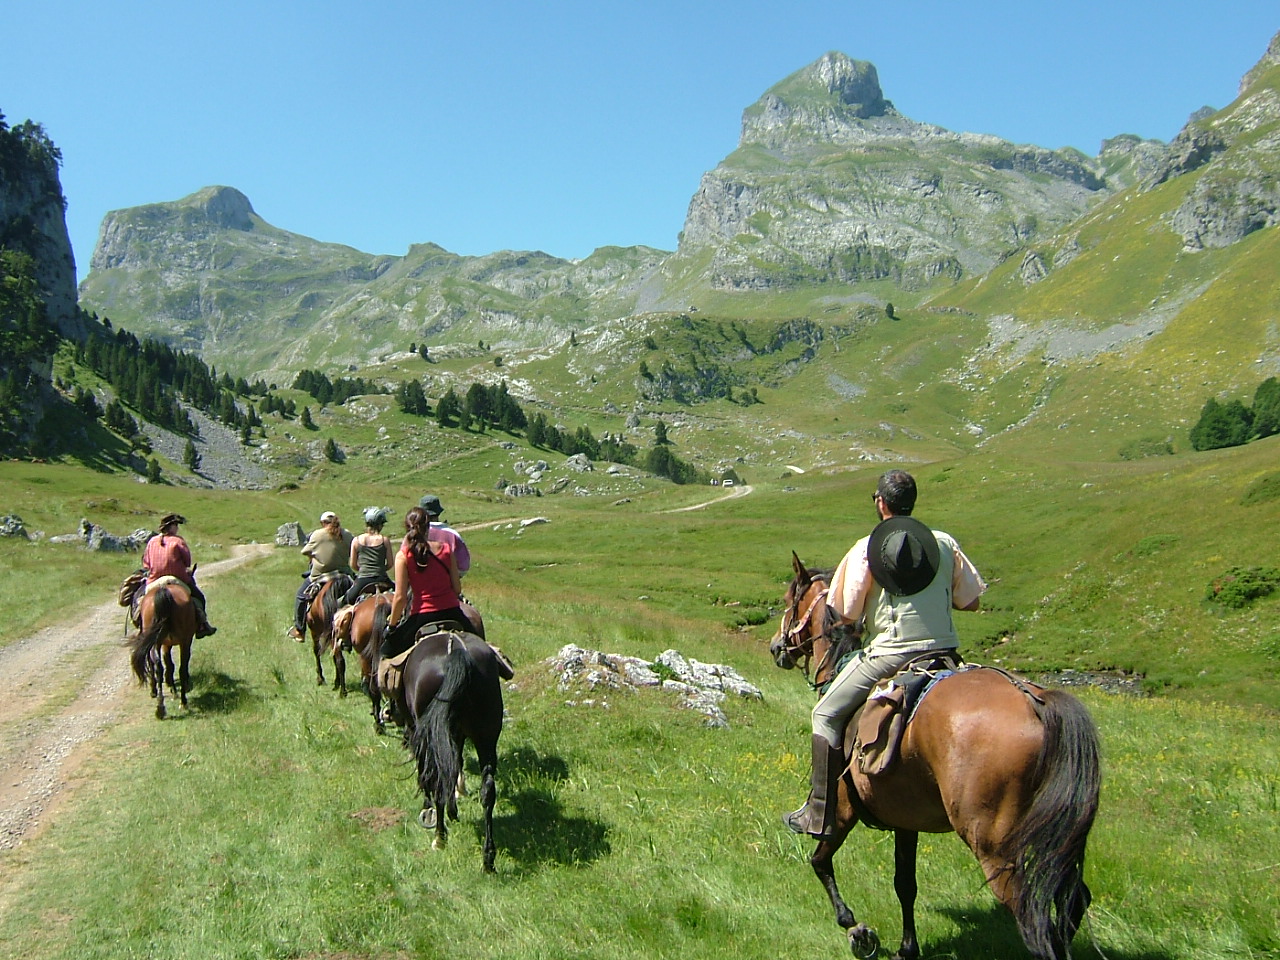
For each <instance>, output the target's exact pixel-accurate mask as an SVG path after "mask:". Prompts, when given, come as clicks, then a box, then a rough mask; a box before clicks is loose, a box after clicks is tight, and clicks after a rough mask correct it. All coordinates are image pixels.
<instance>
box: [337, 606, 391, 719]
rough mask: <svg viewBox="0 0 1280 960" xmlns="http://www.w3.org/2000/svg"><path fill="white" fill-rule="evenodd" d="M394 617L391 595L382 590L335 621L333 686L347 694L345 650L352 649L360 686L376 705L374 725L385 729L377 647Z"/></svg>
mask: <svg viewBox="0 0 1280 960" xmlns="http://www.w3.org/2000/svg"><path fill="white" fill-rule="evenodd" d="M390 615H391V594H390V593H389V592H384V591H379V592H377V593H369V594H365V595H364V596H362V597H361V598H360V599H359V600H357V601H356V602H355V605H354V606H352V607H348V608H347V609H346V611H345V612H343V611H340V612H339V614H338V616H337V617H336V618H335V620H334V629H333V667H334V670H335V671H336V674H337V679H336V680H334V686H335V687H336V688H337V690H338V694H339V696H343V697H345V696H346V695H347V659H346V657H345V656H343V648H344V647H349V648H350V649H351V650H352V651H354V652H355V653H356V654H357V655H358V656H359V657H360V685H361V687H363V688H364V691H365V692H366V693H367V694H368V695H369V699H370V700H371V701H372V703H373V725H374V729H375V730H377V732H378V733H382V732H383V730H384V727H383V721H382V694H381V693H380V692H379V690H378V678H377V675H376V672H375V669H374V668H375V665H376V663H377V659H378V647H379V646H381V645H382V641H383V639H384V638H385V637H386V635H387V619H388V618H389V617H390Z"/></svg>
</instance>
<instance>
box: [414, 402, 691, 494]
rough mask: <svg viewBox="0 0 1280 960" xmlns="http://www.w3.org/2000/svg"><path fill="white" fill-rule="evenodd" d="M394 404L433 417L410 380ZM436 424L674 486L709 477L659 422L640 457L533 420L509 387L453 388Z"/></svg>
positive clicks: (614, 440)
mask: <svg viewBox="0 0 1280 960" xmlns="http://www.w3.org/2000/svg"><path fill="white" fill-rule="evenodd" d="M395 397H396V403H397V405H398V406H399V407H400V410H401V411H402V412H404V413H408V414H412V415H414V416H419V417H429V416H431V415H432V411H431V405H430V403H429V402H428V400H427V396H426V393H425V391H424V390H423V389H422V384H421V383H420V382H419V381H418V380H416V379H414V380H406V381H404V382H403V383H401V384H400V386H399V387H398V388H397V390H396V392H395ZM435 418H436V422H437V423H439V424H440V425H441V426H442V427H458V428H460V429H463V430H479V431H480V432H484V431H485V430H487V429H494V430H502V431H504V432H506V433H511V434H514V433H517V432H519V431H521V430H523V431H524V435H525V439H526V440H528V441H529V443H530V444H531V445H532V446H535V447H538V448H540V449H543V450H554V451H556V452H557V453H563V454H564V455H565V456H569V457H571V456H575V455H577V454H582V455H584V456H585V457H587V459H589V460H607V461H609V462H611V463H622V464H628V465H633V466H639V467H641V468H642V469H644V470H647V471H649V472H650V473H654V474H657V475H658V476H661V477H666V478H668V479H670V480H673V481H675V482H676V483H699V482H705V481H706V480H707V479H709V478H708V476H707V475H706V474H705V473H703V472H701V471H699V470H697V469H696V468H695V467H693V466H692V465H691V464H688V463H686V462H684V461H682V460H681V459H680V458H679V457H677V456H676V455H675V454H674V453H673V452H672V451H671V449H670V441H669V440H668V439H667V436H666V427H665V425H664V424H663V423H662V422H661V421H659V422H658V426H657V428H655V440H654V447H653V448H652V449H650V450H649V451H647V452H646V454H645V455H644V456H643V457H641V455H640V451H639V450H638V449H637V448H636V447H635V445H634V444H631V443H628V442H627V441H626V440H623V439H622V438H621V437H619V436H614V435H612V434H605V435H604V436H603V437H601V438H600V439H597V438H596V437H595V436H594V435H593V434H592V432H591V429H590V428H589V427H587V426H585V425H584V426H580V427H578V428H577V429H576V430H572V431H564V430H561V429H560V428H559V427H556V426H554V425H553V424H551V423H549V422H548V421H547V418H546V416H545V415H543V414H542V413H534V414H533V416H529V415H528V414H526V413H525V411H524V408H523V407H521V406H520V403H519V401H518V400H516V398H515V397H513V396H512V395H511V393H510V391H509V389H508V387H507V382H506V381H505V380H503V381H502V382H500V383H498V384H495V385H493V386H488V385H486V384H483V383H473V384H471V385H470V386H469V387H468V388H467V392H466V394H465V395H464V396H463V397H459V396H458V394H457V391H455V390H454V389H453V387H449V388H448V389H447V390H445V392H444V393H443V394H442V395H441V397H440V399H439V400H438V401H437V402H436V408H435Z"/></svg>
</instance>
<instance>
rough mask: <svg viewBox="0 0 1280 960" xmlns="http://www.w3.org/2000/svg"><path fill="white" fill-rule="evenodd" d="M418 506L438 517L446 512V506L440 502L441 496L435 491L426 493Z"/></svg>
mask: <svg viewBox="0 0 1280 960" xmlns="http://www.w3.org/2000/svg"><path fill="white" fill-rule="evenodd" d="M418 506H420V507H421V508H422V509H423V510H425V511H427V513H428V514H429V515H431V516H433V517H438V516H440V514H442V513H444V507H443V506H442V505H441V504H440V498H439V497H437V496H436V495H435V494H433V493H428V494H426V495H425V496H424V497H423V498H422V499H421V500H419V501H418Z"/></svg>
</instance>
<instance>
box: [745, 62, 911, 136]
mask: <svg viewBox="0 0 1280 960" xmlns="http://www.w3.org/2000/svg"><path fill="white" fill-rule="evenodd" d="M886 116H895V117H896V116H897V113H896V111H894V109H893V104H892V103H890V102H889V101H888V100H886V99H885V97H884V92H883V91H882V90H881V88H880V77H879V75H878V74H877V73H876V68H875V64H873V63H869V62H867V61H866V60H854V59H852V58H850V57H848V56H846V55H845V54H843V53H839V52H835V51H832V52H831V53H826V54H823V55H822V56H821V57H819V58H818V59H817V60H815V61H814V62H813V63H811V64H809V65H808V66H807V67H804V68H803V69H801V70H797V71H796V72H795V73H793V74H791V75H790V76H789V77H787V78H785V79H784V80H782V81H780V82H778V83H776V84H774V85H773V86H772V87H770V88H769V89H768V90H766V91H765V92H764V94H763V95H762V96H761V97H760V99H759V100H757V101H756V102H755V103H753V104H752V105H751V106H749V107H747V109H746V110H745V111H743V114H742V140H741V143H742V144H743V145H745V144H748V143H759V144H762V145H765V146H770V147H774V146H778V145H780V144H781V143H782V142H783V141H786V140H791V141H795V140H796V139H805V138H806V134H808V135H810V136H812V137H814V138H816V139H820V140H832V139H837V140H838V139H844V138H847V136H848V134H849V131H851V130H855V129H857V130H859V131H861V128H862V127H864V125H865V123H866V122H867V121H874V120H875V119H876V118H879V117H886ZM861 135H862V134H861V132H859V133H858V134H855V135H854V136H855V138H857V137H859V136H861Z"/></svg>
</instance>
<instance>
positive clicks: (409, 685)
mask: <svg viewBox="0 0 1280 960" xmlns="http://www.w3.org/2000/svg"><path fill="white" fill-rule="evenodd" d="M500 676H501V670H500V665H499V662H498V655H497V654H496V653H495V652H494V649H493V647H491V646H489V644H487V643H486V642H485V641H484V640H482V639H480V638H479V637H478V636H476V635H475V634H471V633H462V632H455V631H451V630H450V631H442V632H440V633H433V634H428V635H427V636H425V637H423V638H422V639H421V640H419V641H418V643H417V645H416V646H415V647H414V648H413V650H412V651H411V652H410V654H409V656H408V658H407V659H406V660H405V663H404V678H403V684H402V688H401V696H402V698H403V703H402V704H401V706H402V708H403V709H402V713H401V715H402V716H404V717H406V718H407V723H406V724H405V728H404V742H405V746H407V747H408V748H409V751H410V752H411V753H412V754H413V756H414V759H415V760H416V761H417V765H418V786H419V787H420V788H421V789H422V794H423V803H422V814H421V815H420V820H421V822H422V825H423V826H424V827H432V826H434V827H435V831H436V835H435V839H434V840H433V841H432V846H433V847H435V848H436V849H440V848H442V847H443V846H444V845H445V843H446V842H447V840H448V834H449V831H448V828H447V827H446V825H445V818H446V816H447V817H448V818H449V819H452V820H457V819H458V801H457V795H456V792H455V791H456V787H457V783H458V775H459V774H460V773H461V772H462V745H463V743H464V741H466V740H470V741H471V742H472V744H474V745H475V748H476V756H477V757H478V759H479V761H480V776H481V785H480V804H481V807H482V808H483V810H484V839H483V846H482V851H483V857H484V869H485V872H487V873H492V872H493V861H494V857H495V856H496V854H497V847H496V846H495V844H494V841H493V807H494V803H495V802H496V800H497V786H496V784H495V781H494V778H495V775H496V773H497V769H498V736H499V735H500V734H501V733H502V688H501V686H500Z"/></svg>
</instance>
